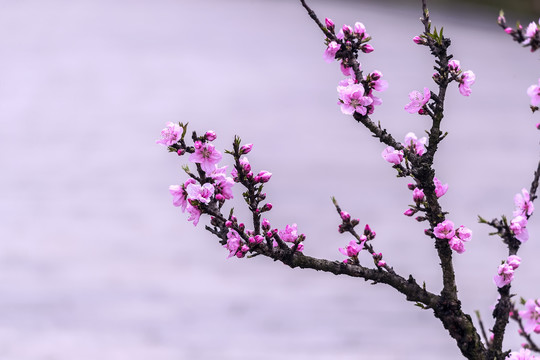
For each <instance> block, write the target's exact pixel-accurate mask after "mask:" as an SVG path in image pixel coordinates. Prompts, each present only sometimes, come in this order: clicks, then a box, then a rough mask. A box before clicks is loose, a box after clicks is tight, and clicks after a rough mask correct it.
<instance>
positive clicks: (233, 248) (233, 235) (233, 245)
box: [223, 229, 241, 259]
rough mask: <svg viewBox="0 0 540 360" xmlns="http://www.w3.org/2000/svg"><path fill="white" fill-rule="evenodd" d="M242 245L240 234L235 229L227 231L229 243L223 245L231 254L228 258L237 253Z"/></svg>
mask: <svg viewBox="0 0 540 360" xmlns="http://www.w3.org/2000/svg"><path fill="white" fill-rule="evenodd" d="M240 246H241V239H240V235H238V233H237V232H236V231H235V230H233V229H229V232H228V233H227V243H226V244H225V245H223V247H224V248H225V249H227V250H229V256H227V259H230V258H231V257H233V256H234V255H236V252H237V251H238V248H240Z"/></svg>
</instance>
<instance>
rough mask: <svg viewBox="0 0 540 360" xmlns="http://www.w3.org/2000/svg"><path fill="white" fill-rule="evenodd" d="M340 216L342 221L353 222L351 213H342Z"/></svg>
mask: <svg viewBox="0 0 540 360" xmlns="http://www.w3.org/2000/svg"><path fill="white" fill-rule="evenodd" d="M339 215H340V216H341V219H342V220H343V221H349V220H351V215H349V213H348V212H346V211H342V212H341V213H340V214H339Z"/></svg>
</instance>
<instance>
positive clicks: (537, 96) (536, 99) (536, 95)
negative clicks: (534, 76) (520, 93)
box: [527, 79, 540, 106]
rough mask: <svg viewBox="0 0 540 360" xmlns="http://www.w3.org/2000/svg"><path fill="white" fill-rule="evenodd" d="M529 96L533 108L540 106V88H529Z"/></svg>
mask: <svg viewBox="0 0 540 360" xmlns="http://www.w3.org/2000/svg"><path fill="white" fill-rule="evenodd" d="M538 84H539V85H540V79H538ZM527 95H529V96H530V97H531V105H532V106H538V104H540V86H538V85H531V86H529V88H528V89H527Z"/></svg>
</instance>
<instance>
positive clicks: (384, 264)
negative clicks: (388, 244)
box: [377, 260, 386, 267]
mask: <svg viewBox="0 0 540 360" xmlns="http://www.w3.org/2000/svg"><path fill="white" fill-rule="evenodd" d="M377 266H379V267H383V266H386V261H384V260H379V262H378V263H377Z"/></svg>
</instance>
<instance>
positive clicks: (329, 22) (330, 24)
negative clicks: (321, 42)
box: [324, 18, 335, 32]
mask: <svg viewBox="0 0 540 360" xmlns="http://www.w3.org/2000/svg"><path fill="white" fill-rule="evenodd" d="M324 22H325V23H326V28H327V29H328V30H330V31H331V32H334V28H335V24H334V22H333V21H332V20H331V19H329V18H326V19H324Z"/></svg>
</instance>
